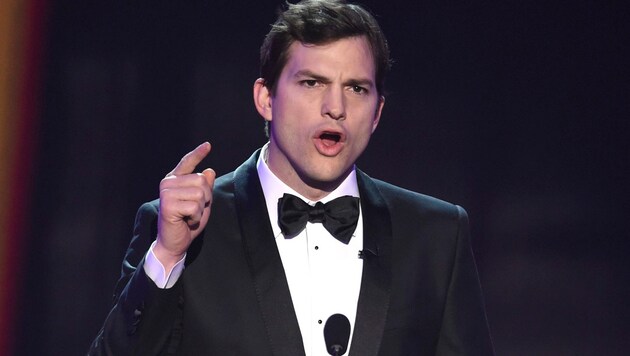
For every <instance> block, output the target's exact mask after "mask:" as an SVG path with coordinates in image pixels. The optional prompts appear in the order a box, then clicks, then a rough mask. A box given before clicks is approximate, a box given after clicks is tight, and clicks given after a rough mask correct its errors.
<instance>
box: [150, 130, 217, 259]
mask: <svg viewBox="0 0 630 356" xmlns="http://www.w3.org/2000/svg"><path fill="white" fill-rule="evenodd" d="M209 152H210V144H209V143H208V142H204V143H202V144H201V145H199V146H198V147H197V148H195V149H194V150H193V151H191V152H189V153H188V154H186V155H185V156H184V157H182V159H181V160H180V161H179V163H178V164H177V167H175V169H173V170H172V171H171V172H170V173H169V174H167V175H166V177H165V178H164V179H162V181H161V182H160V212H159V217H158V235H157V243H156V245H155V247H154V248H153V253H154V254H155V256H156V257H157V258H158V260H160V262H161V263H162V264H163V265H164V268H165V269H166V270H167V271H170V269H171V268H172V266H173V265H175V263H177V261H179V260H181V258H182V257H183V256H184V254H185V253H186V250H188V247H189V246H190V244H191V243H192V241H193V240H194V239H195V238H196V237H197V236H199V234H200V233H201V231H203V229H204V228H205V226H206V223H207V222H208V217H209V216H210V207H211V205H212V187H213V186H214V179H215V177H216V173H215V172H214V170H212V169H211V168H207V169H205V170H204V171H203V172H202V173H193V172H194V170H195V168H196V167H197V165H198V164H199V163H200V162H201V160H203V159H204V158H205V157H206V156H207V155H208V153H209Z"/></svg>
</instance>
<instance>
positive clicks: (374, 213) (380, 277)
mask: <svg viewBox="0 0 630 356" xmlns="http://www.w3.org/2000/svg"><path fill="white" fill-rule="evenodd" d="M357 182H358V185H359V193H360V195H361V212H362V214H363V254H364V256H365V259H364V262H363V277H362V279H361V292H360V293H359V304H358V306H357V319H356V322H355V326H354V334H353V336H352V346H351V348H350V355H351V356H368V355H377V354H378V351H379V348H380V345H381V340H382V338H383V331H384V330H385V320H386V317H387V311H388V309H389V293H390V285H391V245H392V227H391V219H390V214H389V209H388V208H387V205H386V204H385V200H384V199H383V197H382V196H381V194H380V193H379V191H378V189H377V187H376V185H375V183H374V182H373V181H372V179H371V178H369V177H368V176H367V175H366V174H365V173H363V172H361V171H358V170H357Z"/></svg>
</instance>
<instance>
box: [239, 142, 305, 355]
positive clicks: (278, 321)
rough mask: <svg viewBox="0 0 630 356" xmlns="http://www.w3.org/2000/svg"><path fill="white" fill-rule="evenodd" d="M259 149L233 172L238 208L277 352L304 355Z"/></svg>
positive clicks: (262, 312) (245, 240) (260, 302)
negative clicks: (262, 176)
mask: <svg viewBox="0 0 630 356" xmlns="http://www.w3.org/2000/svg"><path fill="white" fill-rule="evenodd" d="M259 153H260V150H258V151H256V153H254V155H253V156H252V157H250V158H249V159H248V160H247V161H246V162H245V163H244V164H243V165H242V166H240V167H239V168H237V170H236V171H235V173H234V193H235V198H236V210H237V214H238V220H239V224H240V228H241V234H242V236H243V246H244V249H245V254H246V256H247V261H248V264H249V270H250V273H251V275H252V278H253V281H254V286H255V288H256V297H257V298H258V304H259V306H260V311H261V314H262V318H263V320H264V322H265V327H266V328H267V335H268V337H269V342H270V344H271V348H272V350H273V354H274V355H287V356H294V355H304V346H303V343H302V335H301V334H300V327H299V325H298V322H297V317H296V315H295V311H294V309H293V303H292V301H291V294H290V292H289V286H288V284H287V279H286V276H285V274H284V268H283V267H282V260H281V259H280V254H279V252H278V248H277V246H276V242H275V241H274V239H273V232H272V230H271V225H270V223H269V215H268V214H267V207H266V205H265V199H264V195H263V192H262V188H261V186H260V180H259V179H258V172H257V170H256V160H257V159H258V155H259Z"/></svg>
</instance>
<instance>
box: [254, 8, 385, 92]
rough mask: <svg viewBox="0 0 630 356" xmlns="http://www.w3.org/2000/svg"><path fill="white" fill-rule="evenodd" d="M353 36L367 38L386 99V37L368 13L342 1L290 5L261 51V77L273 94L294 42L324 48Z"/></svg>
mask: <svg viewBox="0 0 630 356" xmlns="http://www.w3.org/2000/svg"><path fill="white" fill-rule="evenodd" d="M353 36H366V38H367V40H368V42H369V44H370V47H371V50H372V55H373V57H374V67H375V69H376V89H377V91H378V93H379V94H380V95H383V94H384V93H383V91H384V86H385V76H386V74H387V72H388V71H389V68H390V66H391V63H390V59H389V48H388V47H387V40H386V39H385V35H384V34H383V32H382V31H381V28H380V26H379V25H378V23H377V22H376V19H375V18H374V16H372V15H371V14H370V13H369V12H368V11H367V10H365V9H364V8H362V7H361V6H359V5H354V4H348V3H346V2H345V1H343V0H304V1H300V2H299V3H297V4H289V3H287V8H286V10H285V11H284V12H280V13H279V15H278V19H277V20H276V22H275V23H274V24H273V25H272V27H271V31H269V33H268V34H267V36H266V37H265V41H264V42H263V44H262V46H261V48H260V76H261V77H262V78H263V79H264V80H265V85H266V86H267V88H268V89H269V90H270V91H271V92H272V93H274V92H275V85H276V82H277V80H278V77H279V76H280V73H281V72H282V69H283V68H284V66H285V64H286V63H287V60H288V51H289V47H290V46H291V44H293V42H295V41H299V42H302V43H306V44H314V45H321V44H326V43H330V42H333V41H336V40H339V39H342V38H347V37H353Z"/></svg>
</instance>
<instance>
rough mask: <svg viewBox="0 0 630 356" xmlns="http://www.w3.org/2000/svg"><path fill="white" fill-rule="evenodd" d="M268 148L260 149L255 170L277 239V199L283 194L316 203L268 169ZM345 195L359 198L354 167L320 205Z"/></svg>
mask: <svg viewBox="0 0 630 356" xmlns="http://www.w3.org/2000/svg"><path fill="white" fill-rule="evenodd" d="M268 146H269V143H267V144H265V145H264V146H263V147H262V150H261V152H260V155H259V156H258V162H257V163H256V169H257V170H258V178H259V179H260V184H261V186H262V189H263V194H264V195H265V201H266V204H267V212H268V213H269V220H270V221H271V222H272V224H271V226H272V228H273V235H274V236H276V237H277V236H278V235H279V234H281V232H280V227H279V226H278V199H280V198H282V196H283V195H284V193H289V194H293V195H295V196H297V197H299V198H300V199H302V200H304V201H305V202H307V203H308V204H311V205H314V204H315V203H316V202H317V201H312V200H310V199H307V198H306V197H304V196H303V195H301V194H299V193H298V192H296V191H295V190H293V189H292V188H291V187H289V186H288V185H286V184H285V183H284V182H283V181H281V180H280V178H278V177H277V176H276V175H275V174H274V173H273V172H272V171H271V169H269V166H268V165H267V162H266V160H265V157H266V156H267V152H268ZM345 195H350V196H353V197H357V198H358V197H359V187H358V185H357V173H356V167H352V171H351V172H350V174H348V176H347V177H346V179H344V180H343V182H341V184H339V186H338V187H337V188H336V189H335V190H333V191H332V192H330V194H328V195H326V196H325V197H324V198H322V199H321V200H320V201H321V202H322V203H327V202H329V201H331V200H333V199H336V198H339V197H341V196H345Z"/></svg>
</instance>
